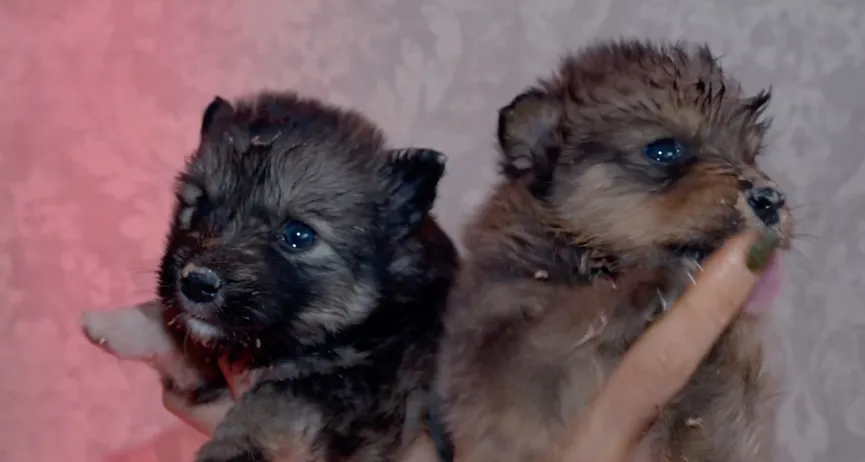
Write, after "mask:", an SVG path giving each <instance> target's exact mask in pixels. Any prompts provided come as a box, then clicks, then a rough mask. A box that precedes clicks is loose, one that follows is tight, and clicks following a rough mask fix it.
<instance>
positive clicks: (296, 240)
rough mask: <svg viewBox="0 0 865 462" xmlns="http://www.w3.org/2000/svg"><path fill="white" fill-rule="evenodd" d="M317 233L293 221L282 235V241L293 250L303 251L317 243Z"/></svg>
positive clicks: (284, 229) (286, 226) (283, 230)
mask: <svg viewBox="0 0 865 462" xmlns="http://www.w3.org/2000/svg"><path fill="white" fill-rule="evenodd" d="M315 237H316V236H315V231H313V230H312V228H310V227H309V226H307V225H306V224H304V223H301V222H299V221H292V222H291V223H289V224H287V225H285V228H283V229H282V234H280V239H282V241H283V242H285V244H286V245H288V246H289V247H290V248H291V249H292V250H301V249H304V248H306V247H309V246H311V245H312V244H314V243H315Z"/></svg>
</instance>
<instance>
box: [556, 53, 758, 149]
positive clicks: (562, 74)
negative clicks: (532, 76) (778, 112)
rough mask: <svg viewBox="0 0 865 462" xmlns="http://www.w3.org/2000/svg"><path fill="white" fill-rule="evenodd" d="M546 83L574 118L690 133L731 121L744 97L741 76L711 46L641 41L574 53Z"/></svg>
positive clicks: (700, 131)
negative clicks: (731, 73) (734, 75)
mask: <svg viewBox="0 0 865 462" xmlns="http://www.w3.org/2000/svg"><path fill="white" fill-rule="evenodd" d="M544 86H545V87H546V89H547V90H548V91H551V92H553V93H556V94H558V95H560V96H561V97H562V98H563V99H564V100H565V101H567V102H568V103H569V105H570V106H571V107H570V109H571V110H570V111H568V112H569V114H570V115H571V116H572V117H573V118H574V119H582V121H585V119H589V121H590V122H593V123H605V124H611V125H612V124H623V123H627V124H634V123H637V124H639V123H645V124H647V125H661V126H662V128H664V129H667V130H671V131H675V132H685V133H684V134H686V135H699V134H706V132H707V131H710V130H712V129H713V128H715V127H717V126H719V125H723V124H725V123H727V122H729V119H730V118H731V117H732V116H733V115H734V114H735V112H736V107H737V104H739V102H740V98H742V90H741V86H740V84H739V83H738V81H736V80H735V79H732V78H730V77H728V76H727V75H725V74H724V72H723V70H722V69H721V67H720V66H719V65H718V64H717V60H716V58H715V57H714V56H713V55H712V54H711V52H710V51H709V50H708V49H707V48H705V47H695V46H687V45H671V46H658V45H652V44H647V43H639V42H625V43H615V44H606V45H602V46H596V47H593V48H589V49H588V50H585V51H583V52H581V53H578V54H574V55H571V56H569V57H567V58H565V60H564V61H563V62H562V65H561V66H560V69H559V72H558V73H557V75H556V76H555V77H554V78H553V79H550V80H548V81H546V82H544Z"/></svg>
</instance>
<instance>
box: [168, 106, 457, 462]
mask: <svg viewBox="0 0 865 462" xmlns="http://www.w3.org/2000/svg"><path fill="white" fill-rule="evenodd" d="M444 161H445V160H444V156H443V155H442V154H440V153H438V152H436V151H433V150H428V149H402V150H392V149H389V148H387V147H386V145H385V140H384V136H383V135H382V133H381V132H380V131H379V130H378V128H376V127H375V126H374V125H373V124H372V123H371V122H369V121H368V120H367V119H366V118H365V117H363V116H362V115H360V114H359V113H357V112H353V111H347V110H342V109H339V108H336V107H332V106H329V105H326V104H324V103H322V102H320V101H317V100H314V99H309V98H303V97H299V96H297V95H295V94H292V93H269V92H264V93H260V94H258V95H255V96H254V97H253V98H248V99H245V100H241V101H239V102H238V103H237V104H236V105H232V104H231V103H229V102H227V101H225V100H223V99H221V98H216V99H215V100H214V101H213V102H212V103H211V104H210V105H209V106H208V107H207V109H206V110H205V112H204V116H203V121H202V128H201V143H200V146H199V148H198V149H197V151H196V152H195V154H194V155H193V156H192V158H191V160H190V162H189V164H188V166H187V168H186V171H185V172H184V173H183V175H181V177H180V179H179V181H178V189H177V207H176V214H175V217H174V220H173V222H172V227H171V232H170V234H169V236H168V243H167V246H166V251H165V255H164V258H163V260H162V264H161V268H160V273H159V295H160V299H161V302H162V305H163V306H164V307H165V315H166V318H167V319H168V320H169V322H170V323H171V324H172V326H174V327H175V328H176V329H177V332H178V333H179V337H180V338H181V339H182V340H184V341H186V342H187V343H189V342H191V343H193V344H195V345H197V348H198V350H199V351H197V352H196V353H200V354H199V355H200V356H203V357H208V356H210V358H211V359H212V358H215V357H217V356H218V355H220V354H228V355H231V356H232V359H233V360H235V361H240V362H245V363H246V364H247V366H248V368H250V369H252V370H256V371H259V372H260V375H259V377H260V379H259V380H258V382H257V384H256V385H255V386H254V387H253V388H252V389H251V390H250V391H248V392H247V393H245V394H244V395H243V396H241V397H240V399H239V400H238V402H237V403H236V404H235V405H234V406H233V407H232V409H231V410H230V411H229V412H228V414H227V415H226V417H225V419H224V420H223V421H222V423H221V424H220V425H219V426H218V427H217V428H216V430H215V432H214V434H213V438H212V440H211V441H210V442H208V443H207V444H206V445H205V446H204V447H203V448H202V449H201V451H200V452H199V454H198V458H197V460H199V461H200V462H228V461H241V460H254V461H281V460H345V461H391V460H395V459H396V458H398V457H399V452H400V450H401V449H403V448H405V447H406V445H407V444H408V443H410V442H411V441H412V440H413V439H414V438H415V437H416V436H417V435H418V431H419V430H422V429H423V426H424V424H425V421H424V416H425V412H426V409H427V394H428V391H429V388H430V386H431V383H432V379H433V374H434V367H435V352H436V348H437V343H438V338H439V335H440V333H441V327H442V326H441V315H442V311H443V308H444V305H445V301H446V297H447V294H448V291H449V289H450V286H451V283H452V280H453V279H454V274H455V271H456V268H457V255H456V250H455V248H454V246H453V245H452V243H451V241H450V239H449V238H448V237H447V236H446V235H445V233H444V232H443V231H442V230H441V229H440V228H439V227H438V225H437V224H436V223H435V221H434V220H433V218H432V217H431V216H430V215H429V212H430V209H431V208H432V206H433V202H434V200H435V197H436V188H437V184H438V182H439V180H440V178H441V177H442V175H443V173H444ZM201 350H203V352H202V351H201ZM213 363H214V362H213V361H211V364H213ZM209 367H211V368H212V367H213V366H209ZM215 374H216V372H215V370H214V372H213V373H212V375H215ZM205 376H206V374H205ZM211 388H218V387H211Z"/></svg>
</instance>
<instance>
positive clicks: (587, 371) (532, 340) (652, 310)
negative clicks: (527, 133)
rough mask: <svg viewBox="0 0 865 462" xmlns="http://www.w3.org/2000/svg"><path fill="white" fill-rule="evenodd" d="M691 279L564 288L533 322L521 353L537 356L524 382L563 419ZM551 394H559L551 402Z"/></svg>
mask: <svg viewBox="0 0 865 462" xmlns="http://www.w3.org/2000/svg"><path fill="white" fill-rule="evenodd" d="M689 281H690V279H688V278H687V277H685V278H683V279H679V278H678V277H676V278H672V279H669V280H665V281H663V282H659V281H657V280H651V279H650V280H633V281H620V282H618V283H611V282H608V281H599V282H597V283H596V284H594V285H593V287H589V288H586V287H577V288H571V289H560V292H562V293H560V294H557V296H556V297H555V299H556V300H558V303H556V305H555V306H551V307H550V309H549V310H548V311H546V312H545V313H544V315H543V316H541V317H539V318H538V319H536V320H535V323H534V325H533V327H532V329H531V330H532V332H531V333H529V334H528V335H527V338H526V339H525V340H526V342H525V343H524V348H525V349H526V351H524V352H523V354H522V355H521V356H522V357H524V358H535V360H534V361H531V360H528V361H527V364H526V369H527V371H526V372H527V373H528V375H524V377H529V376H531V377H533V379H532V380H530V381H526V382H527V383H526V384H525V385H527V386H528V387H529V388H531V389H532V390H531V392H530V393H531V395H533V396H534V397H535V398H534V400H535V401H536V405H539V406H540V407H541V408H546V409H548V410H549V411H550V412H552V413H554V414H557V415H558V417H562V418H563V417H564V416H566V415H571V413H572V412H574V411H576V410H578V409H580V408H583V407H584V406H585V405H586V404H587V403H588V402H589V400H590V399H591V398H592V397H593V396H594V395H595V394H596V393H597V392H598V391H599V390H600V388H601V387H602V386H603V384H604V383H605V381H606V379H607V377H609V375H610V374H611V373H612V371H613V370H614V369H615V367H616V366H617V365H618V363H619V361H620V360H621V358H622V356H623V355H624V354H625V352H626V351H627V350H628V348H630V346H631V345H632V344H633V343H634V341H636V339H637V338H638V337H639V336H640V335H641V334H642V333H643V332H644V331H645V330H646V329H647V328H648V326H649V325H650V324H651V323H652V322H653V321H654V320H655V319H657V318H658V317H659V316H660V315H662V314H663V312H664V311H665V310H666V309H668V308H669V307H670V306H671V305H672V303H674V302H675V300H676V299H678V298H679V296H681V294H682V293H684V291H685V290H686V289H687V286H688V285H689V284H690V282H689ZM605 285H606V286H605ZM566 300H567V302H566ZM530 361H531V362H530ZM529 382H530V383H529ZM524 391H528V390H524ZM551 392H553V393H552V394H551ZM551 396H555V397H556V399H555V400H553V401H552V402H551V400H550V397H551ZM541 402H543V403H544V404H540V403H541Z"/></svg>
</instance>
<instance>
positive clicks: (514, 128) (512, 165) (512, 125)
mask: <svg viewBox="0 0 865 462" xmlns="http://www.w3.org/2000/svg"><path fill="white" fill-rule="evenodd" d="M562 112H563V110H562V105H561V103H559V102H558V101H556V100H554V99H553V98H552V97H550V96H549V95H547V94H545V93H543V92H541V91H539V90H530V91H527V92H525V93H523V94H521V95H519V96H517V97H516V98H514V100H513V101H511V102H510V103H509V104H508V105H507V106H505V107H503V108H501V109H500V110H499V120H498V141H499V146H500V148H501V155H502V158H501V161H500V162H501V166H502V170H503V171H504V173H505V175H507V176H509V177H511V178H521V177H526V176H528V177H530V179H531V180H541V181H542V180H544V179H549V177H550V176H551V175H552V170H553V168H554V167H555V164H556V161H557V159H558V155H559V150H560V138H561V137H560V134H559V131H558V127H559V121H560V119H561V117H562Z"/></svg>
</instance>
